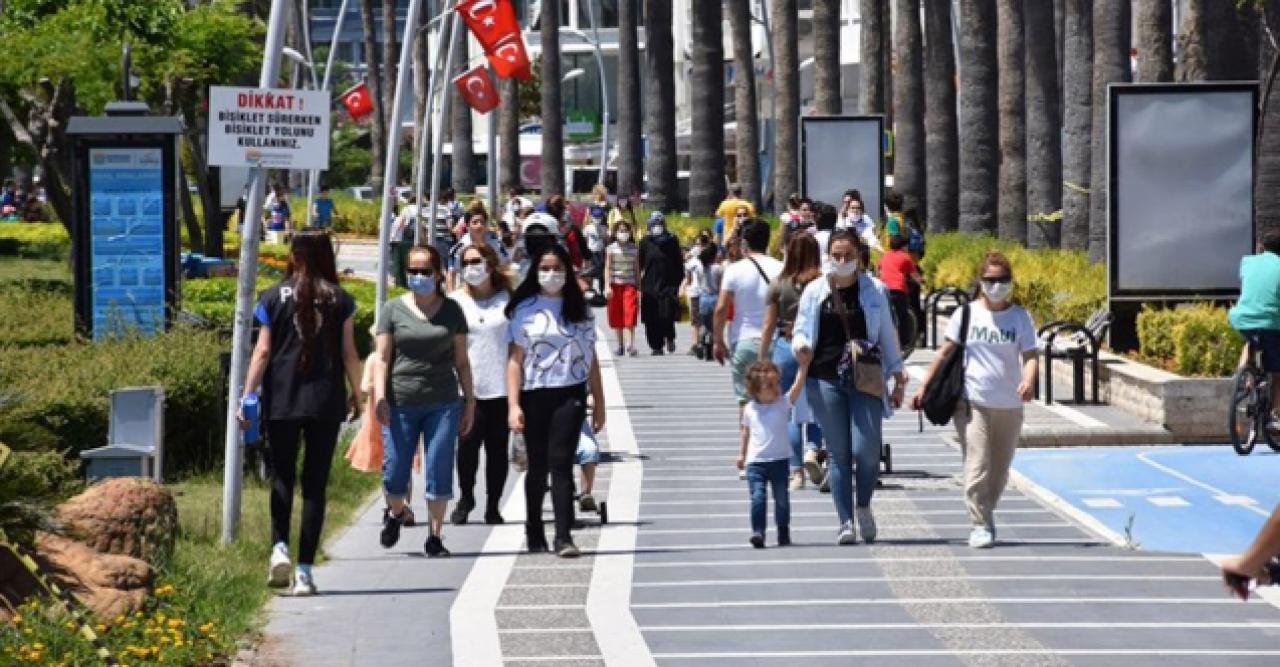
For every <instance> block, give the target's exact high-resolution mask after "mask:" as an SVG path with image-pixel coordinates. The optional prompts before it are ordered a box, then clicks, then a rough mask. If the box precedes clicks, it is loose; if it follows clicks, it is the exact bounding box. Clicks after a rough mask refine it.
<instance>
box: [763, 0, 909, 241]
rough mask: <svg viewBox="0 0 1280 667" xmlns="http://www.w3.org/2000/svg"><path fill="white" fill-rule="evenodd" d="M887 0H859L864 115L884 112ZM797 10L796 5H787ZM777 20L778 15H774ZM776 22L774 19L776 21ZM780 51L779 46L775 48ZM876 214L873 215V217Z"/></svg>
mask: <svg viewBox="0 0 1280 667" xmlns="http://www.w3.org/2000/svg"><path fill="white" fill-rule="evenodd" d="M885 2H886V0H860V3H859V5H858V7H859V10H860V11H861V14H860V16H861V17H862V54H861V55H862V58H861V62H862V90H861V93H860V95H859V100H860V104H861V106H862V113H864V114H877V113H884V112H885V107H886V104H885V67H884V62H885V53H884V52H885V47H884V35H885V33H887V32H888V31H889V12H888V11H887V10H886V9H885ZM787 4H790V5H791V7H792V8H793V12H794V8H795V3H794V2H792V3H787ZM774 15H775V17H776V15H777V13H776V12H775V13H774ZM776 20H777V19H776V18H775V21H776ZM774 48H775V49H776V48H777V45H776V44H775V45H774ZM875 213H877V212H872V214H873V215H874V214H875Z"/></svg>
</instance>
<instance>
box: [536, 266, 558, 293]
mask: <svg viewBox="0 0 1280 667" xmlns="http://www.w3.org/2000/svg"><path fill="white" fill-rule="evenodd" d="M538 284H539V285H541V286H542V291H544V292H546V293H547V294H552V295H555V294H559V293H560V290H563V289H564V271H542V270H539V271H538Z"/></svg>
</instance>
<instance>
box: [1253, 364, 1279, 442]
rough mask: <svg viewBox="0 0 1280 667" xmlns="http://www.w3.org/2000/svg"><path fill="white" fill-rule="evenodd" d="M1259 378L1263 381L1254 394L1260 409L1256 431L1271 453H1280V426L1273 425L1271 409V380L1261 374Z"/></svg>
mask: <svg viewBox="0 0 1280 667" xmlns="http://www.w3.org/2000/svg"><path fill="white" fill-rule="evenodd" d="M1258 377H1259V378H1261V379H1262V380H1261V383H1260V384H1259V385H1258V388H1257V389H1255V390H1254V394H1256V395H1257V398H1256V399H1255V400H1256V401H1257V403H1258V408H1257V410H1255V412H1256V413H1257V417H1256V422H1257V426H1256V427H1255V430H1257V431H1258V432H1259V433H1261V434H1262V440H1263V442H1265V443H1267V446H1268V447H1270V448H1271V451H1273V452H1280V442H1278V440H1280V432H1277V427H1278V426H1280V424H1274V423H1272V419H1271V409H1272V407H1273V406H1272V405H1271V378H1269V377H1267V376H1266V375H1262V374H1261V373H1259V375H1258Z"/></svg>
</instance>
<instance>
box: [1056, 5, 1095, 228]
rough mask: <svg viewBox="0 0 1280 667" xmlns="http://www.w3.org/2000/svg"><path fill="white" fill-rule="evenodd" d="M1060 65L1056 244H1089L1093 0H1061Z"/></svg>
mask: <svg viewBox="0 0 1280 667" xmlns="http://www.w3.org/2000/svg"><path fill="white" fill-rule="evenodd" d="M1064 5H1065V7H1064V14H1065V16H1064V21H1063V30H1062V32H1063V35H1064V38H1065V40H1066V41H1065V43H1064V44H1063V59H1064V60H1065V62H1064V64H1063V70H1062V91H1063V92H1062V100H1063V113H1062V126H1063V128H1062V129H1063V133H1064V135H1065V142H1064V144H1063V151H1062V247H1064V248H1071V249H1074V250H1084V249H1085V248H1088V247H1089V178H1090V173H1089V168H1090V160H1089V156H1090V151H1091V150H1092V145H1091V144H1090V141H1092V137H1093V133H1092V131H1093V0H1065V2H1064Z"/></svg>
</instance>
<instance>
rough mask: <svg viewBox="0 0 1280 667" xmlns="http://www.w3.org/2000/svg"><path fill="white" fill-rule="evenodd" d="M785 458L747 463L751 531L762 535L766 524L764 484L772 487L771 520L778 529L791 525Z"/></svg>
mask: <svg viewBox="0 0 1280 667" xmlns="http://www.w3.org/2000/svg"><path fill="white" fill-rule="evenodd" d="M788 473H790V470H789V469H788V468H787V460H786V459H778V460H776V461H761V462H759V463H748V464H747V488H748V489H749V490H750V491H751V532H752V533H753V534H756V535H764V529H765V525H766V523H767V522H766V512H767V508H766V505H767V503H768V500H769V493H768V491H767V489H766V486H772V487H773V520H774V523H776V524H777V525H778V530H779V531H783V530H786V529H787V527H788V526H790V525H791V497H790V496H789V495H787V475H788Z"/></svg>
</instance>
